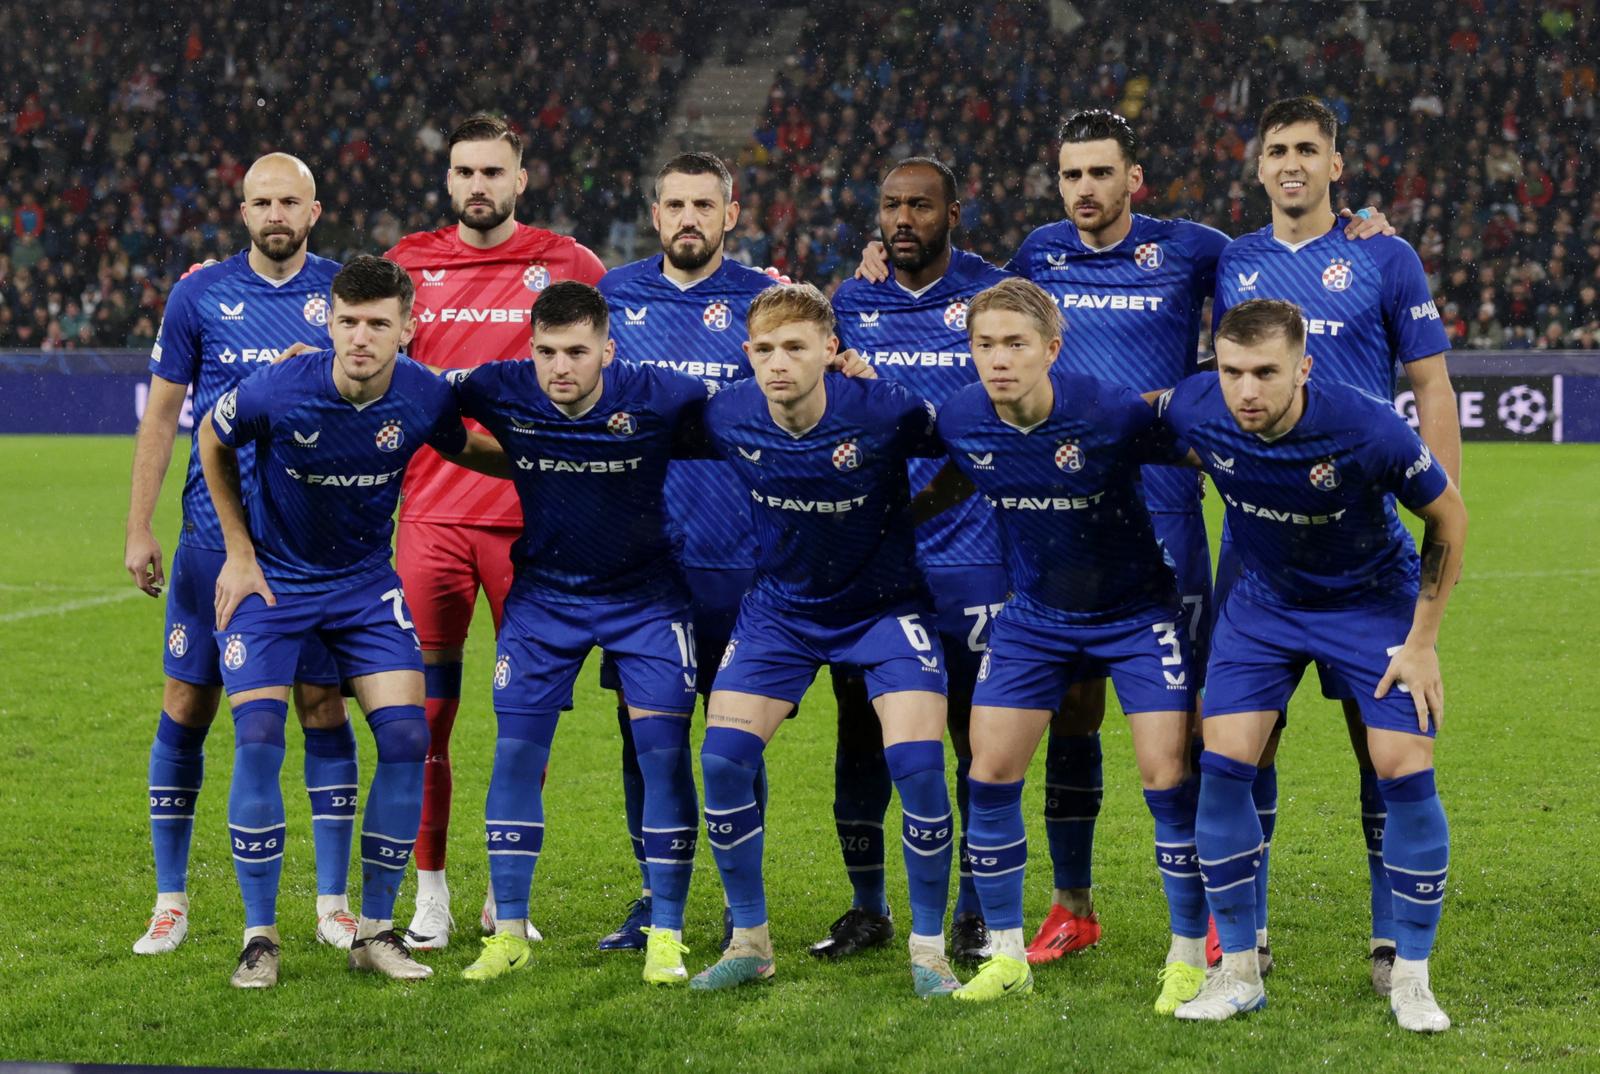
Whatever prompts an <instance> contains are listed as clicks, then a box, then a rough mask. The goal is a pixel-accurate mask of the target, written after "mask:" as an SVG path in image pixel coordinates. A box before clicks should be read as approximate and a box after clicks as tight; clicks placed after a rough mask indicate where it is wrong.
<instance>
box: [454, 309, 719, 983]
mask: <svg viewBox="0 0 1600 1074" xmlns="http://www.w3.org/2000/svg"><path fill="white" fill-rule="evenodd" d="M532 320H533V358H532V360H531V361H521V362H491V363H487V364H485V365H482V366H479V367H478V368H476V369H473V370H461V371H459V372H453V373H451V374H450V376H451V379H452V380H453V381H454V382H455V385H456V392H457V395H458V397H459V398H460V400H461V406H462V412H463V413H464V414H466V415H467V416H468V417H471V418H473V419H475V420H477V421H478V422H481V423H482V424H483V425H484V426H485V427H486V428H488V429H489V430H490V431H491V432H492V433H493V434H494V435H495V437H496V438H497V439H498V440H499V441H500V443H501V444H502V445H503V446H504V448H505V450H506V452H507V453H508V454H509V455H510V456H511V457H512V459H513V460H514V463H515V469H514V470H513V474H514V478H513V480H514V481H515V484H516V487H517V493H518V495H519V497H520V498H521V501H522V513H523V517H524V519H526V522H525V524H524V527H523V532H522V536H521V538H520V539H519V540H518V541H517V543H516V545H515V546H514V548H513V551H512V555H513V560H514V563H515V570H516V576H515V580H514V582H513V583H512V587H511V593H510V596H509V597H508V599H507V601H506V609H505V610H506V616H505V621H504V624H503V625H502V627H501V630H500V641H499V656H498V659H497V660H496V663H495V672H494V699H495V700H494V705H495V715H496V717H497V719H498V721H499V736H498V738H497V740H496V743H495V760H494V772H493V775H492V776H491V777H490V780H489V798H488V804H487V810H486V813H485V817H486V819H485V822H484V823H485V828H486V832H487V838H488V848H489V876H490V880H491V882H492V884H493V887H494V892H493V894H494V901H495V911H496V914H495V932H494V935H492V936H490V937H489V938H487V939H485V940H484V941H483V943H484V950H483V953H482V954H481V955H480V957H479V958H478V960H477V961H476V962H474V963H473V964H472V965H470V966H468V967H467V968H466V970H465V971H464V974H463V976H465V977H466V978H467V979H469V980H488V979H491V978H495V977H499V976H502V975H504V974H507V973H510V972H512V971H513V970H518V969H521V968H522V967H524V966H526V965H527V963H528V960H529V948H528V939H527V928H528V923H527V916H528V892H529V887H530V885H531V884H532V881H533V873H534V867H535V865H536V864H537V863H538V860H539V853H540V850H541V849H542V847H543V843H544V803H543V790H542V780H541V778H540V777H541V774H542V773H543V771H544V768H545V764H546V763H547V761H548V760H549V757H550V744H551V741H552V740H553V738H554V736H555V731H556V724H557V721H558V720H559V718H560V715H561V712H562V710H563V709H567V708H571V707H572V684H573V682H574V680H576V679H577V677H578V672H579V670H580V669H581V668H582V667H583V661H584V658H585V657H586V656H588V654H589V650H590V649H591V648H593V647H595V646H600V647H602V648H604V649H605V650H606V652H607V653H608V654H609V656H610V657H611V659H612V660H613V662H614V665H615V670H616V673H617V676H618V678H619V681H620V682H621V684H622V688H623V692H624V693H625V695H626V697H627V699H628V710H629V717H630V720H629V725H628V726H627V727H626V728H624V731H625V733H627V735H628V736H629V737H630V738H631V740H632V742H633V746H634V753H635V755H636V757H637V758H638V765H639V767H640V769H641V771H642V772H643V784H644V785H643V795H642V797H643V802H642V809H641V812H642V821H641V827H642V833H643V840H644V852H643V857H644V861H645V867H646V870H647V872H646V876H645V883H646V885H647V886H648V887H649V889H650V891H651V893H652V897H651V900H650V918H649V923H648V926H647V927H645V928H644V930H643V931H644V932H645V933H646V935H647V937H648V940H647V947H646V956H645V969H644V979H645V980H646V981H647V982H649V983H651V984H664V985H670V984H681V983H683V982H685V981H687V980H688V973H687V971H685V969H684V966H683V955H684V952H686V951H687V950H688V948H687V947H686V946H685V945H684V943H683V913H684V902H685V900H686V899H687V897H688V892H689V879H690V874H691V872H692V870H693V867H694V853H695V846H696V842H697V840H696V834H697V832H696V829H697V824H698V812H699V804H698V802H697V801H696V798H695V788H694V765H693V758H692V757H691V755H690V753H689V717H690V715H691V714H692V713H693V712H694V699H695V685H696V671H695V669H696V664H697V662H698V657H697V652H696V646H695V629H694V618H693V616H692V614H691V611H690V604H689V594H688V592H687V590H686V589H685V587H684V582H683V577H682V575H681V573H680V572H679V569H678V566H677V563H676V561H675V559H674V549H673V541H672V539H671V537H670V536H669V534H668V531H667V514H666V506H665V503H664V496H663V491H664V485H665V481H666V477H667V462H668V459H669V458H670V456H671V455H672V452H673V447H674V443H675V442H676V441H677V440H678V439H679V437H680V436H681V435H682V434H683V431H684V430H685V429H686V428H691V427H692V428H695V429H697V428H698V422H699V417H700V414H701V411H702V410H703V407H704V404H705V400H706V397H707V395H708V385H707V382H706V381H703V380H701V379H700V378H698V377H691V376H685V375H682V374H679V373H675V372H673V371H672V370H670V369H666V368H663V367H661V366H659V365H645V364H641V365H633V364H629V363H626V362H614V361H613V360H612V359H613V357H614V355H615V352H616V348H615V346H614V345H613V344H612V343H611V342H610V341H609V340H608V339H607V338H606V333H607V330H608V327H609V324H608V320H609V318H608V315H607V310H606V300H605V298H604V297H602V296H601V294H600V292H599V291H597V290H595V289H594V288H592V287H589V286H588V285H586V284H581V283H576V282H573V281H565V282H561V283H553V284H551V285H550V286H549V287H548V288H546V289H545V290H544V292H543V293H542V294H540V296H539V298H538V301H536V302H535V303H534V304H533V315H532Z"/></svg>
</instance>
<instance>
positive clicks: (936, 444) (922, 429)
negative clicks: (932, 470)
mask: <svg viewBox="0 0 1600 1074" xmlns="http://www.w3.org/2000/svg"><path fill="white" fill-rule="evenodd" d="M897 387H898V385H897ZM900 395H901V403H900V406H901V410H900V419H899V423H898V428H897V429H896V430H895V440H896V442H897V443H898V444H900V446H901V450H902V451H904V452H905V454H906V455H907V456H910V457H913V458H921V459H937V458H942V457H943V456H944V454H945V450H944V443H943V442H942V441H941V440H940V439H939V433H938V424H939V411H938V409H937V408H936V407H935V406H934V405H933V404H932V403H930V402H928V401H927V400H926V399H919V398H918V397H917V396H915V395H913V394H911V393H910V392H908V391H905V390H904V389H901V390H900Z"/></svg>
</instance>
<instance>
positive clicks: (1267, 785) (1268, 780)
mask: <svg viewBox="0 0 1600 1074" xmlns="http://www.w3.org/2000/svg"><path fill="white" fill-rule="evenodd" d="M1250 797H1251V799H1252V800H1253V801H1254V802H1255V804H1256V817H1257V819H1258V820H1259V821H1260V822H1261V868H1259V869H1257V870H1256V930H1257V931H1258V932H1259V931H1260V930H1262V929H1264V928H1266V927H1267V867H1268V865H1270V864H1271V861H1272V831H1273V829H1274V828H1276V827H1277V825H1278V766H1277V765H1275V764H1269V765H1267V766H1266V767H1265V768H1258V769H1256V781H1255V782H1254V783H1252V784H1250Z"/></svg>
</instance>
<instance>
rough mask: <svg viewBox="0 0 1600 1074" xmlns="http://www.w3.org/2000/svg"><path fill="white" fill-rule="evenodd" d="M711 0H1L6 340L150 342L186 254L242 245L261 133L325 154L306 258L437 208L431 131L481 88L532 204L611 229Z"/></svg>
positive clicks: (440, 162) (579, 230) (366, 244)
mask: <svg viewBox="0 0 1600 1074" xmlns="http://www.w3.org/2000/svg"><path fill="white" fill-rule="evenodd" d="M716 8H717V5H716V4H714V3H713V4H704V5H700V7H699V9H698V13H692V14H690V15H688V16H681V15H680V16H678V17H674V18H672V19H668V18H665V17H663V16H662V14H661V11H662V9H661V7H660V6H659V5H657V6H656V7H655V8H652V7H651V6H649V5H640V4H635V3H628V2H624V0H589V2H586V3H585V4H583V5H579V6H567V7H560V6H558V7H554V8H549V9H542V10H541V12H540V15H539V18H538V20H537V24H536V25H537V30H536V32H535V31H534V30H533V29H532V28H531V27H530V25H529V24H527V23H524V22H520V21H518V19H517V17H516V16H515V13H514V12H513V11H512V10H511V9H510V8H508V7H505V6H503V5H497V4H490V3H486V2H483V0H454V2H449V3H442V4H416V3H412V2H410V0H382V2H380V3H377V4H372V5H360V4H352V3H346V2H340V0H310V2H292V3H291V4H290V5H289V6H288V7H287V8H286V9H284V10H282V11H278V12H275V13H274V17H273V18H271V19H260V18H257V17H255V16H253V15H252V16H251V17H249V18H248V19H247V18H246V14H247V13H246V11H245V9H244V8H243V7H241V6H239V5H235V4H231V3H224V4H215V5H204V6H193V7H190V6H183V7H181V8H180V7H173V6H171V5H167V4H162V3H158V2H152V0H138V2H134V3H124V4H119V3H112V2H110V0H75V2H70V3H65V4H60V5H56V6H55V7H54V8H53V9H52V11H51V13H50V15H49V16H48V17H43V18H41V15H40V12H39V11H38V10H37V9H36V8H33V7H31V6H29V5H6V6H5V7H3V8H0V176H3V178H0V348H4V347H19V348H32V347H72V346H79V347H87V346H97V347H109V346H124V345H127V346H134V347H147V346H149V345H150V343H151V341H152V340H153V338H154V336H155V331H156V327H157V325H158V324H159V323H160V318H161V312H162V308H163V305H164V303H165V299H166V293H167V291H168V290H169V289H170V287H171V285H172V283H173V281H175V280H176V279H177V277H178V276H179V275H180V274H181V273H182V272H183V270H184V269H185V268H187V267H188V266H189V265H190V264H191V263H193V262H195V261H197V260H201V259H203V258H207V257H225V256H227V255H228V254H229V253H232V252H234V251H236V250H238V249H240V248H242V247H243V246H244V245H245V244H246V242H247V237H246V234H245V230H244V227H243V225H242V224H241V223H240V220H239V215H238V209H237V203H238V197H239V184H240V180H241V179H242V178H243V175H244V171H245V168H246V167H247V166H248V164H249V162H250V161H251V160H253V159H254V158H255V157H256V156H257V155H259V154H260V153H262V152H265V151H268V150H272V149H282V150H285V151H288V152H292V153H295V154H298V155H300V156H301V157H303V158H304V159H306V160H307V161H309V162H311V164H312V167H313V168H315V169H316V171H317V175H318V180H319V183H320V186H319V189H318V196H319V198H320V199H321V201H322V206H323V215H322V219H321V221H320V222H319V223H318V224H317V229H316V234H315V237H314V238H313V247H314V249H315V250H316V251H317V252H318V253H320V254H323V255H325V256H328V257H332V258H339V259H343V258H346V257H348V256H350V255H352V254H355V253H359V252H362V251H366V252H372V251H374V250H383V249H386V248H388V247H389V246H392V245H393V244H394V243H395V242H396V241H397V240H398V239H399V238H400V236H402V235H404V234H407V233H409V232H412V231H416V230H420V229H426V228H433V227H439V226H442V225H444V224H446V223H449V222H450V221H449V219H448V216H449V206H448V204H447V203H445V202H444V201H443V194H444V190H443V187H444V184H443V176H444V172H445V161H446V157H445V153H444V149H445V145H444V139H445V135H446V132H448V131H449V130H450V128H451V127H452V126H454V125H455V124H456V123H458V122H459V121H460V120H461V119H463V118H465V116H466V115H467V114H468V113H469V112H471V111H473V110H474V109H476V108H477V107H479V106H481V105H485V104H487V105H492V106H494V107H495V108H497V109H502V110H504V111H505V112H506V113H507V114H509V115H511V116H514V117H516V122H517V125H518V127H519V129H520V130H521V132H522V136H523V139H524V142H525V144H526V145H527V147H528V152H527V157H526V161H525V163H526V166H527V169H528V189H527V192H526V193H525V194H524V195H523V197H522V200H521V203H520V206H519V210H520V214H521V215H522V216H523V218H525V219H532V220H538V221H540V222H541V223H547V224H549V225H550V226H553V227H554V228H555V229H556V230H559V231H563V232H569V233H573V234H575V235H576V236H577V237H578V238H579V239H580V241H583V242H585V243H586V244H590V245H593V246H601V245H604V244H605V242H606V240H607V238H608V231H609V229H610V226H611V223H612V221H622V222H624V223H625V224H626V225H629V226H630V227H631V225H632V224H633V222H634V219H635V217H636V216H637V214H638V213H639V212H640V210H641V209H642V207H643V201H642V198H641V196H640V191H639V189H638V185H637V181H636V179H635V176H636V175H637V173H638V171H639V169H640V167H641V165H642V164H643V163H644V162H645V158H646V156H647V154H648V153H649V152H650V150H651V149H652V148H653V146H654V143H655V140H656V132H657V131H658V130H660V129H661V128H662V127H663V125H664V123H665V120H666V117H667V115H668V113H669V112H670V110H671V103H672V100H673V96H674V94H675V92H676V90H677V88H678V87H679V85H680V84H681V83H682V81H683V78H684V76H685V74H686V72H687V71H688V70H690V68H691V67H692V65H693V62H694V59H693V55H694V50H695V49H696V48H697V43H700V42H703V41H704V37H703V35H702V34H700V33H699V29H700V20H702V19H711V18H714V17H715V15H714V12H715V10H716ZM463 25H477V26H478V27H479V30H478V32H474V33H462V32H460V31H459V29H456V30H452V29H450V28H451V27H457V28H459V27H460V26H463ZM508 43H509V44H508ZM513 50H515V51H513Z"/></svg>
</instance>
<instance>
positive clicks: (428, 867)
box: [388, 114, 605, 950]
mask: <svg viewBox="0 0 1600 1074" xmlns="http://www.w3.org/2000/svg"><path fill="white" fill-rule="evenodd" d="M449 145H450V172H449V176H448V178H447V180H446V186H447V188H448V190H449V193H450V208H451V210H452V212H454V214H455V217H456V224H455V225H454V226H453V227H445V228H440V229H439V230H438V231H429V232H419V233H417V234H414V235H408V236H406V237H405V238H404V239H401V240H400V242H399V244H398V245H396V246H395V248H394V249H393V250H390V251H389V254H388V256H389V257H390V258H391V259H392V260H395V261H398V262H399V263H400V264H401V265H403V266H405V268H406V270H407V271H408V272H409V273H410V274H411V279H412V282H413V283H414V284H415V285H416V292H417V298H416V316H417V333H416V336H415V337H414V338H413V339H412V341H411V345H410V348H409V353H410V355H411V356H412V357H413V358H415V359H416V360H417V361H419V362H424V363H426V364H428V365H430V366H434V367H436V368H446V369H459V368H466V367H471V366H476V365H481V364H482V363H484V362H490V361H497V360H500V359H508V358H525V357H527V356H528V353H529V346H530V340H531V324H530V320H529V310H530V309H531V308H532V306H533V301H534V299H535V298H537V297H538V295H539V292H541V291H543V290H544V289H545V288H546V287H547V286H549V285H550V284H551V283H552V282H554V281H556V280H578V281H580V282H582V283H587V284H590V285H593V284H597V283H599V282H600V277H601V275H603V274H604V272H605V266H603V265H602V264H601V263H600V259H599V258H597V257H596V256H595V255H594V254H593V252H591V251H590V250H589V249H588V248H586V247H584V246H582V245H580V244H579V243H577V242H576V241H574V240H573V239H571V238H569V237H567V236H564V235H557V234H555V233H553V232H550V231H546V230H544V229H543V228H536V227H531V226H529V225H527V224H521V223H518V222H517V221H516V220H515V219H513V217H512V212H513V210H514V208H515V206H516V201H517V196H518V195H519V194H521V193H522V191H523V189H524V188H525V187H526V186H527V184H528V173H527V171H526V170H524V169H523V167H522V139H521V137H519V136H518V134H517V133H516V131H514V130H512V129H511V128H510V127H509V126H508V125H507V124H506V123H505V121H504V120H501V119H498V118H496V117H494V116H489V115H483V114H479V115H474V116H471V117H470V118H468V119H467V120H466V121H465V122H463V123H462V124H461V125H460V126H459V127H457V128H456V129H455V130H454V131H452V132H451V134H450V143H449ZM521 531H522V511H521V508H520V507H519V506H518V504H517V495H516V492H515V490H514V489H513V488H512V486H511V482H509V481H504V480H501V479H499V478H492V477H484V476H481V475H479V474H472V473H463V472H462V471H461V470H460V469H459V468H455V467H450V466H448V465H447V464H446V463H445V462H444V460H443V459H442V458H440V456H439V455H438V454H437V453H435V452H434V451H432V450H431V449H428V450H424V451H422V452H419V453H418V454H417V456H416V457H415V458H414V459H413V460H412V462H411V465H410V467H409V469H407V471H406V477H405V485H404V487H403V496H402V500H401V507H400V525H399V529H398V540H397V554H396V566H397V567H398V569H399V572H400V577H401V579H402V581H403V582H404V583H405V590H406V597H407V600H408V602H409V604H410V607H411V610H412V615H413V620H414V622H415V623H416V629H417V637H418V639H419V640H420V641H421V642H422V660H423V667H424V674H425V676H426V679H427V703H426V706H425V713H426V716H427V720H428V729H429V732H430V733H431V735H432V746H431V748H430V749H429V751H428V759H427V763H426V765H425V766H424V768H423V773H424V779H423V799H422V827H421V830H420V832H419V833H418V836H417V848H416V852H415V857H416V863H417V908H416V914H415V915H414V916H413V917H412V919H411V925H410V931H411V932H412V933H413V934H414V938H413V939H412V940H411V941H410V942H412V944H413V945H414V946H416V947H419V948H422V949H424V950H432V949H436V948H441V947H445V946H446V945H448V944H449V942H450V931H451V929H452V928H453V927H454V921H453V919H452V918H451V916H450V889H449V887H448V886H447V884H446V882H445V842H446V834H447V832H448V830H449V826H450V789H451V780H450V731H451V728H452V727H453V726H454V725H455V719H456V709H457V707H458V705H459V704H460V700H461V656H462V651H463V649H464V647H465V645H466V640H467V629H468V627H469V625H470V624H471V622H472V612H473V608H474V606H475V605H476V603H477V599H478V591H479V590H480V589H481V590H483V592H484V594H485V595H486V596H487V597H488V599H489V607H490V610H491V612H492V613H493V615H494V620H495V626H496V629H498V628H499V625H500V619H501V613H502V610H503V608H504V605H505V598H506V593H507V592H508V591H509V589H510V587H511V545H512V542H514V541H515V540H516V539H517V536H518V535H519V534H520V533H521ZM483 920H486V921H491V922H492V920H493V913H492V907H491V906H490V905H488V904H487V903H486V905H485V907H484V915H483Z"/></svg>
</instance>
